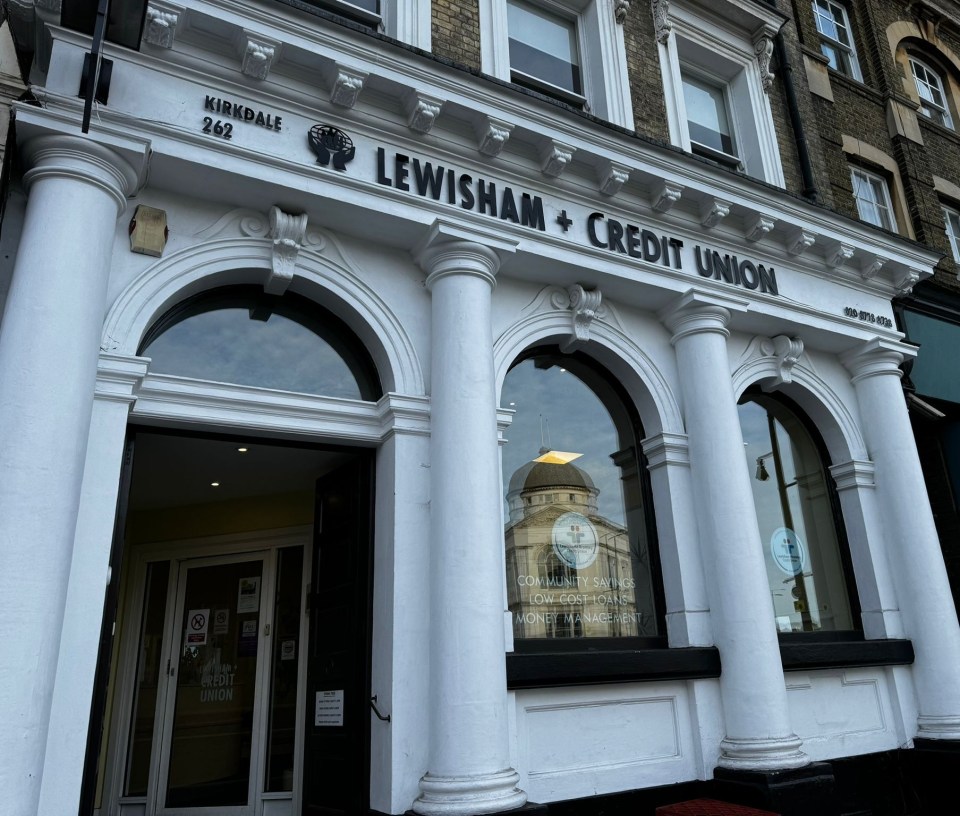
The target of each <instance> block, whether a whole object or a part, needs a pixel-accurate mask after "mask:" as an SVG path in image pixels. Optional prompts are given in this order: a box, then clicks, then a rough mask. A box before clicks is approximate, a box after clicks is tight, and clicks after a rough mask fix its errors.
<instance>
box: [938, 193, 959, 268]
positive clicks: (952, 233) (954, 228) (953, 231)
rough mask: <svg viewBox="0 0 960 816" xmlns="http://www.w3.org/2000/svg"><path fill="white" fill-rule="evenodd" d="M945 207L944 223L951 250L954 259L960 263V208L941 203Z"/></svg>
mask: <svg viewBox="0 0 960 816" xmlns="http://www.w3.org/2000/svg"><path fill="white" fill-rule="evenodd" d="M940 206H941V208H942V209H943V224H944V227H946V233H947V238H949V239H950V250H951V251H952V252H953V260H954V261H956V262H957V263H958V264H960V210H957V209H956V208H954V207H948V206H947V205H946V204H941V205H940Z"/></svg>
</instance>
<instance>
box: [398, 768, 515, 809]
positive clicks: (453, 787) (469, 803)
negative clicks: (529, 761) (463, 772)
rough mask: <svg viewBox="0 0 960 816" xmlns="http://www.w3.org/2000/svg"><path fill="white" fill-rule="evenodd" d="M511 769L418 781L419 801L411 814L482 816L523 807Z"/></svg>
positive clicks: (431, 775)
mask: <svg viewBox="0 0 960 816" xmlns="http://www.w3.org/2000/svg"><path fill="white" fill-rule="evenodd" d="M519 781H520V775H519V774H518V773H517V772H516V771H515V770H513V769H512V768H507V769H506V770H504V771H500V772H499V773H494V774H484V775H478V776H436V775H434V774H429V773H428V774H427V775H426V776H424V777H423V779H421V780H420V791H421V793H420V798H419V799H417V801H416V802H414V803H413V812H414V813H418V814H420V816H484V814H487V813H503V812H504V811H509V810H516V809H517V808H520V807H523V806H524V805H525V804H526V803H527V794H525V793H524V792H523V791H522V790H520V789H519V788H518V787H517V783H518V782H519Z"/></svg>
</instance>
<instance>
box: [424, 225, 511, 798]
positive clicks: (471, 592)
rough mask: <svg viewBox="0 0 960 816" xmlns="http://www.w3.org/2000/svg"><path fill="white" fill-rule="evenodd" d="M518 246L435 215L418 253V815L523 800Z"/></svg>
mask: <svg viewBox="0 0 960 816" xmlns="http://www.w3.org/2000/svg"><path fill="white" fill-rule="evenodd" d="M514 248H515V245H514V244H512V243H507V242H505V241H503V240H502V239H497V238H493V237H487V236H486V235H484V234H481V233H476V234H474V233H472V232H467V231H464V230H462V229H459V228H455V227H447V226H445V225H443V224H440V223H439V222H438V223H436V224H434V226H433V228H432V229H431V232H430V235H429V236H428V238H427V240H426V242H425V243H424V245H423V246H422V247H421V249H419V250H418V252H417V253H416V258H417V261H418V263H419V264H420V266H421V267H422V268H423V270H424V271H425V272H426V273H427V287H428V289H429V290H430V292H431V294H432V298H433V302H432V325H431V335H432V352H431V383H432V395H431V405H430V416H431V442H430V461H431V465H430V522H431V523H430V547H431V574H430V590H431V604H430V609H431V637H430V642H431V661H430V662H431V681H432V683H433V688H432V695H431V697H432V700H433V710H432V712H431V713H432V717H433V719H432V722H431V728H430V764H429V766H428V771H427V773H426V775H425V776H424V777H423V778H422V779H421V780H420V791H421V794H420V797H419V798H418V799H417V800H416V802H415V803H414V806H413V809H414V810H415V811H416V812H417V813H421V814H425V815H426V816H433V815H434V814H437V815H439V814H483V813H497V812H500V811H503V810H509V809H511V808H516V807H520V806H521V805H523V804H524V802H525V801H526V794H525V793H523V791H521V790H519V789H518V788H517V783H518V781H519V776H518V774H517V773H516V771H514V770H513V769H512V768H511V767H510V751H509V739H508V720H507V693H506V692H507V689H506V671H505V657H504V647H505V643H504V632H503V574H502V566H501V565H502V563H503V556H502V549H503V527H502V524H501V518H502V509H501V498H500V473H499V466H498V463H499V452H498V446H497V414H496V408H497V403H496V395H495V383H494V372H493V337H492V328H491V320H490V309H491V294H492V291H493V287H494V285H495V275H496V273H497V271H498V269H499V267H500V258H499V255H498V254H497V251H496V250H500V251H501V252H502V251H510V252H512V251H513V250H514Z"/></svg>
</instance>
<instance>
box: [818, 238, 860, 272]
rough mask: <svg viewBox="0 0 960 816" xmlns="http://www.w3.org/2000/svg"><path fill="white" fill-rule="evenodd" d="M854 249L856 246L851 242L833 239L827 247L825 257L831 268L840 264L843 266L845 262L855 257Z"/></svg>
mask: <svg viewBox="0 0 960 816" xmlns="http://www.w3.org/2000/svg"><path fill="white" fill-rule="evenodd" d="M853 250H854V247H852V246H851V245H850V244H845V243H843V242H842V241H833V242H831V243H830V245H829V246H828V247H826V250H825V253H824V256H823V259H824V261H826V264H827V266H829V267H830V268H831V269H836V268H837V267H839V266H843V264H844V263H846V262H847V261H849V260H850V259H851V258H852V257H853Z"/></svg>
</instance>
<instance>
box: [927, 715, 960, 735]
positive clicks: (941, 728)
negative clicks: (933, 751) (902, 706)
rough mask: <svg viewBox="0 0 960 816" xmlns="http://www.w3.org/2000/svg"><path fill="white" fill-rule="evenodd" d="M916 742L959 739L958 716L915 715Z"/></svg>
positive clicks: (959, 722)
mask: <svg viewBox="0 0 960 816" xmlns="http://www.w3.org/2000/svg"><path fill="white" fill-rule="evenodd" d="M917 737H918V739H917V742H930V741H931V740H933V741H937V740H947V741H951V742H953V741H957V740H960V717H929V716H926V715H923V714H921V715H920V716H919V717H917Z"/></svg>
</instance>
